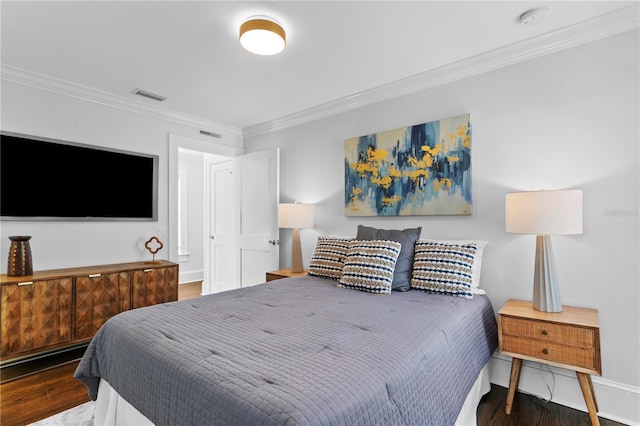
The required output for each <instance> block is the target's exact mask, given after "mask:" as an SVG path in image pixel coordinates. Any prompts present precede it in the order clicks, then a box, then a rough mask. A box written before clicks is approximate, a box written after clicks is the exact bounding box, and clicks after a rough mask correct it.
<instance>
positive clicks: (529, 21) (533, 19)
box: [518, 7, 547, 27]
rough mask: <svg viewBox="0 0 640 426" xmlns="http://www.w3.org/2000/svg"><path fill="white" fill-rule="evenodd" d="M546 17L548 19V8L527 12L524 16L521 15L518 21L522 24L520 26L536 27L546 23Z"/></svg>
mask: <svg viewBox="0 0 640 426" xmlns="http://www.w3.org/2000/svg"><path fill="white" fill-rule="evenodd" d="M546 17H547V8H546V7H540V8H536V9H531V10H527V11H526V12H524V13H523V14H522V15H520V17H519V18H518V20H519V22H520V25H523V26H525V27H531V26H533V25H536V24H538V23H540V22H542V21H544V18H546Z"/></svg>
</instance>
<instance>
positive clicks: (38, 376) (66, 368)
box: [0, 282, 624, 426]
mask: <svg viewBox="0 0 640 426" xmlns="http://www.w3.org/2000/svg"><path fill="white" fill-rule="evenodd" d="M200 292H201V283H200V282H196V283H189V284H181V285H180V286H179V291H178V299H179V300H183V299H190V298H193V297H197V296H199V295H200ZM67 357H68V358H69V357H73V359H71V360H66V361H64V362H62V363H61V364H59V365H56V366H54V367H48V368H43V369H41V370H40V371H37V372H35V373H32V374H24V375H22V376H20V377H14V378H11V379H10V380H6V379H7V378H6V374H4V372H3V376H2V384H1V385H0V424H2V426H13V425H19V426H24V425H26V424H28V423H32V422H35V421H38V420H41V419H43V418H46V417H49V416H51V415H53V414H56V413H59V412H62V411H64V410H67V409H69V408H72V407H75V406H77V405H80V404H82V403H84V402H86V401H88V400H89V398H88V396H87V389H86V387H85V386H84V385H83V384H81V383H80V382H78V381H77V380H75V379H73V372H74V371H75V369H76V367H77V365H78V362H79V359H78V355H75V357H74V353H72V352H70V353H69V354H68V355H67ZM506 398H507V389H505V388H504V387H501V386H497V385H492V387H491V391H490V392H489V393H488V394H487V395H485V397H484V398H483V399H482V401H481V402H480V405H479V406H478V426H589V425H590V424H591V423H590V422H589V415H588V414H587V413H586V412H583V411H579V410H574V409H572V408H568V407H564V406H562V405H558V404H554V403H551V402H545V401H543V400H541V399H539V398H537V397H535V396H532V395H526V394H523V393H520V392H518V393H516V396H515V399H514V403H513V409H512V411H511V415H510V416H507V415H506V414H505V413H504V407H505V403H506ZM600 424H601V425H602V426H624V425H622V424H621V423H617V422H614V421H611V420H607V419H604V418H600Z"/></svg>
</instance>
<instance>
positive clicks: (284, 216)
mask: <svg viewBox="0 0 640 426" xmlns="http://www.w3.org/2000/svg"><path fill="white" fill-rule="evenodd" d="M278 227H280V228H294V229H296V228H297V229H300V228H312V227H313V204H302V203H282V204H279V205H278Z"/></svg>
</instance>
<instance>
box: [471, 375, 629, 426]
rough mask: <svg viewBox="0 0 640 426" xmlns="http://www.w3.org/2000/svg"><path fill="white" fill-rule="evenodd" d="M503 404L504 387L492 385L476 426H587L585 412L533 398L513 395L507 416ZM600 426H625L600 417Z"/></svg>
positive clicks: (505, 393)
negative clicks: (509, 412) (511, 405)
mask: <svg viewBox="0 0 640 426" xmlns="http://www.w3.org/2000/svg"><path fill="white" fill-rule="evenodd" d="M576 386H577V384H576ZM596 397H597V395H596ZM506 403H507V388H504V387H502V386H497V385H494V384H492V385H491V391H490V392H489V393H488V394H487V395H485V397H484V398H483V399H482V401H481V402H480V405H479V406H478V426H591V421H590V420H589V414H588V413H586V412H585V411H580V410H575V409H573V408H569V407H565V406H563V405H559V404H555V403H552V402H546V401H544V400H542V399H540V398H538V397H536V396H533V395H528V394H524V393H521V392H516V396H515V398H514V400H513V407H512V408H511V415H508V416H507V415H506V414H505V412H504V407H505V405H506ZM585 410H586V407H585ZM600 425H601V426H625V425H623V424H622V423H618V422H614V421H613V420H608V419H605V418H602V417H600Z"/></svg>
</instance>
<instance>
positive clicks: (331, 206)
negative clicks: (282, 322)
mask: <svg viewBox="0 0 640 426" xmlns="http://www.w3.org/2000/svg"><path fill="white" fill-rule="evenodd" d="M638 51H639V47H638V32H637V31H633V32H628V33H624V34H622V35H619V36H615V37H611V38H608V39H604V40H601V41H598V42H594V43H590V44H587V45H582V46H579V47H575V48H572V49H569V50H565V51H562V52H559V53H554V54H551V55H547V56H545V57H540V58H537V59H534V60H530V61H528V62H524V63H520V64H517V65H512V66H509V67H506V68H502V69H499V70H496V71H491V72H488V73H485V74H482V75H478V76H475V77H471V78H467V79H464V80H461V81H457V82H454V83H450V84H447V85H444V86H441V87H437V88H433V89H430V90H425V91H422V92H419V93H415V94H411V95H407V96H404V97H401V98H397V99H395V100H389V101H384V102H381V103H378V104H375V105H372V106H367V107H364V108H361V109H357V110H353V111H349V112H344V113H338V114H337V115H335V116H332V117H329V118H325V119H321V120H317V121H314V122H310V123H306V124H301V125H298V126H297V127H291V128H288V129H284V130H279V131H275V132H272V133H268V134H264V135H258V136H254V137H251V138H246V139H245V141H244V145H245V149H246V150H247V152H251V151H258V150H262V149H265V148H268V147H273V146H279V147H280V148H281V174H280V177H281V201H283V202H287V201H292V200H299V201H301V202H307V203H314V204H315V205H316V210H315V214H316V217H315V223H316V227H315V228H314V229H312V230H303V231H302V232H301V238H302V245H303V251H304V253H303V258H304V262H305V264H306V265H308V262H309V260H310V258H311V255H312V253H313V249H314V246H315V239H316V237H317V236H318V235H328V234H331V235H350V236H353V235H355V232H356V227H357V225H358V224H360V223H363V224H367V225H370V226H378V227H384V228H392V229H403V228H408V227H415V226H422V228H423V230H422V236H423V237H433V238H442V239H459V238H473V239H484V240H488V241H489V245H488V247H487V249H486V252H485V257H484V264H483V270H482V284H481V286H482V287H483V288H484V289H485V290H486V291H487V293H488V295H489V297H490V298H491V301H492V303H493V305H494V308H495V309H496V311H497V310H498V309H499V308H500V306H501V305H502V304H503V303H504V302H505V301H506V300H507V299H509V298H518V299H527V300H531V298H532V294H531V293H532V287H533V262H534V248H535V236H528V235H518V234H507V233H505V232H504V195H505V193H507V192H510V191H520V190H537V189H564V188H580V189H583V191H584V234H582V235H576V236H553V237H552V241H553V249H554V254H555V261H556V267H557V273H558V280H559V283H560V291H561V296H562V301H563V303H564V304H566V305H573V306H585V307H592V308H596V309H598V311H599V315H600V326H601V345H602V369H603V376H602V378H598V377H595V378H594V379H593V382H594V386H595V392H596V395H597V398H598V402H599V406H600V413H601V415H602V416H605V417H609V418H614V419H618V420H622V421H624V422H626V423H629V424H638V423H640V413H639V411H638V410H639V408H638V407H640V396H639V386H640V371H639V367H638V366H639V359H640V316H639V311H640V309H639V307H640V293H639V283H640V279H639V278H640V277H639V268H640V265H639V257H640V250H639V232H640V227H639V213H638V212H639V179H640V176H639V131H638V117H639V116H640V110H639V99H638V94H639V90H640V88H639V84H638V80H639V72H640V71H639V69H638V62H639V58H638ZM309 84H314V82H309ZM464 113H470V114H471V122H472V170H473V172H472V173H473V200H474V201H473V214H472V215H470V216H431V217H402V218H400V217H394V218H390V217H386V218H353V217H345V215H344V201H343V200H344V194H343V191H344V180H343V179H344V178H343V159H344V155H343V142H344V140H345V139H347V138H351V137H355V136H361V135H366V134H371V133H375V132H379V131H384V130H390V129H395V128H399V127H404V126H408V125H412V124H419V123H424V122H428V121H433V120H438V119H441V118H446V117H450V116H454V115H458V114H464ZM289 240H290V235H289V234H282V235H281V241H282V242H283V246H282V247H281V266H282V267H286V266H288V265H289V256H288V253H289V250H290V249H289V248H288V247H287V244H288V243H287V242H288V241H289ZM507 361H509V359H508V358H504V357H501V356H496V357H495V359H494V361H493V363H492V366H493V367H494V368H493V372H492V380H493V381H494V383H498V384H501V385H503V386H506V385H507V384H508V378H509V374H508V368H509V363H508V362H507ZM527 365H529V366H528V367H526V368H525V371H524V372H523V378H522V381H521V388H524V389H525V390H528V391H530V392H534V393H538V394H541V393H542V392H546V387H544V386H543V384H544V382H543V380H544V379H547V381H549V382H551V380H550V378H549V377H546V376H547V375H548V374H549V373H543V372H540V371H539V370H537V369H535V368H532V367H534V366H533V365H530V364H527ZM554 371H555V372H556V378H557V382H556V388H555V393H554V400H555V401H558V402H560V403H563V404H565V405H571V406H575V407H576V408H578V409H581V410H585V405H584V401H583V400H582V396H581V394H580V391H579V387H578V383H577V380H576V379H575V375H572V374H569V373H567V372H566V371H564V370H559V369H555V370H554ZM505 373H506V375H505ZM542 396H544V397H548V396H549V395H544V394H543V395H542Z"/></svg>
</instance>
